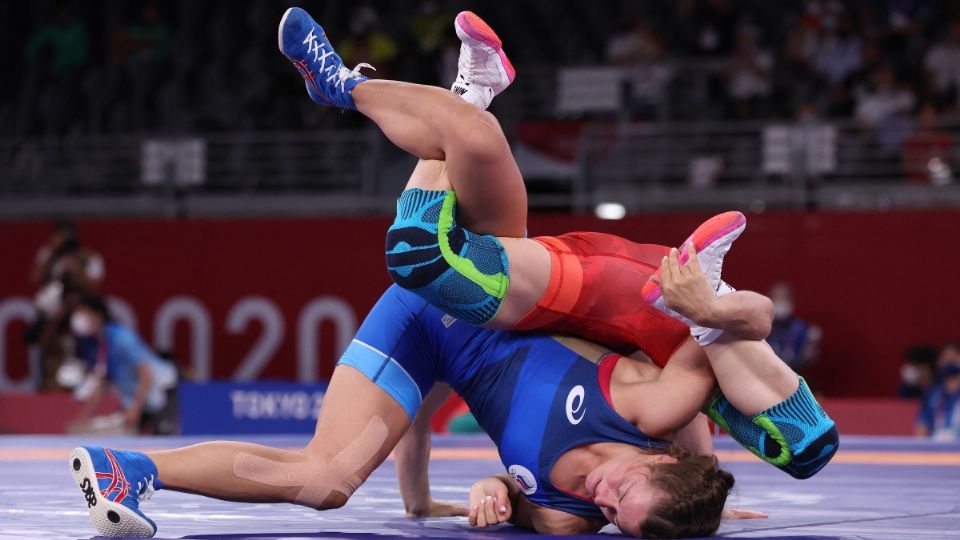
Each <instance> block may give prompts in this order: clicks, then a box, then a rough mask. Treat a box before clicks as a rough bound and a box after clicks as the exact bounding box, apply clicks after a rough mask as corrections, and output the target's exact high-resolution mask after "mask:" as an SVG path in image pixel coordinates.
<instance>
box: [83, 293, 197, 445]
mask: <svg viewBox="0 0 960 540" xmlns="http://www.w3.org/2000/svg"><path fill="white" fill-rule="evenodd" d="M70 330H71V332H72V333H73V335H74V336H76V339H77V356H78V357H79V358H81V359H82V360H84V362H85V363H86V365H87V366H88V368H89V369H90V372H91V375H90V376H91V377H93V388H92V392H91V393H90V395H89V397H88V398H87V399H86V403H85V405H84V408H83V410H82V412H81V413H80V415H79V416H78V417H77V419H76V420H75V421H74V427H76V426H78V425H81V424H84V423H86V422H87V421H89V420H90V419H91V417H92V416H93V413H94V411H96V410H97V406H98V405H99V402H100V398H101V397H103V394H104V393H105V392H106V391H107V390H108V388H110V387H112V388H113V389H114V390H116V392H117V394H118V395H119V397H120V404H121V407H122V408H123V424H124V426H123V427H124V428H125V429H126V430H130V431H138V432H146V433H152V434H169V433H172V432H173V431H174V430H175V427H176V426H175V423H176V404H175V397H176V386H177V378H178V377H177V367H176V365H175V364H174V363H173V362H171V361H169V360H164V359H162V358H161V357H160V356H159V355H157V354H156V353H155V352H154V351H153V350H152V349H151V348H150V347H148V346H147V345H146V344H145V343H144V342H143V340H142V339H140V336H138V335H137V334H136V332H134V331H133V330H131V329H130V328H127V327H126V326H123V325H122V324H120V323H118V322H115V321H114V320H113V319H112V318H111V317H110V312H109V310H108V309H107V306H106V304H105V303H104V301H103V300H102V299H101V298H100V297H98V296H93V295H89V294H88V295H83V296H82V297H81V298H80V299H79V301H78V303H77V306H76V308H75V309H74V310H73V314H72V315H71V316H70Z"/></svg>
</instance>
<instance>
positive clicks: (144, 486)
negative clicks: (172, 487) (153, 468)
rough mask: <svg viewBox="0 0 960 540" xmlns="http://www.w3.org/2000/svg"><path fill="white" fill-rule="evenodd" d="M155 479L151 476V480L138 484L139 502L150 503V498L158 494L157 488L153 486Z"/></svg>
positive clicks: (147, 479)
mask: <svg viewBox="0 0 960 540" xmlns="http://www.w3.org/2000/svg"><path fill="white" fill-rule="evenodd" d="M153 481H154V477H153V475H152V474H151V475H150V478H146V479H144V480H141V481H138V482H137V494H138V495H137V500H138V501H149V500H150V497H153V494H154V493H156V492H157V488H155V487H154V486H153Z"/></svg>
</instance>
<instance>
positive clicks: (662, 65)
mask: <svg viewBox="0 0 960 540" xmlns="http://www.w3.org/2000/svg"><path fill="white" fill-rule="evenodd" d="M622 24H623V30H622V31H621V32H620V33H618V34H615V35H614V36H613V37H612V38H611V39H610V40H609V41H608V42H607V46H606V48H607V62H609V63H610V64H614V65H620V66H623V69H624V75H625V77H626V79H627V80H628V81H629V82H630V101H631V108H632V109H633V112H634V113H637V114H638V115H639V116H640V117H641V118H644V119H650V118H653V117H655V116H656V111H657V110H658V109H659V108H660V107H662V106H663V105H665V103H666V101H667V87H668V85H669V84H670V80H671V77H672V74H673V69H672V68H671V67H670V65H669V64H668V63H667V62H665V61H664V54H665V50H664V42H663V38H662V37H661V36H659V35H657V34H655V33H653V32H651V31H650V28H649V25H648V24H647V23H646V22H645V21H644V20H643V19H640V18H632V19H631V18H628V19H625V20H624V22H623V23H622Z"/></svg>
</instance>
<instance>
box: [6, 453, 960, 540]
mask: <svg viewBox="0 0 960 540" xmlns="http://www.w3.org/2000/svg"><path fill="white" fill-rule="evenodd" d="M200 440H202V439H194V438H183V437H175V438H92V437H86V438H84V439H82V440H81V439H79V438H75V437H18V436H6V437H0V538H2V539H20V538H91V537H94V536H95V531H94V529H93V526H92V525H91V524H90V522H89V520H88V518H87V511H86V507H85V505H84V501H83V497H82V495H81V494H80V493H79V492H78V490H77V488H76V486H75V485H74V484H73V482H72V481H71V479H70V474H69V473H68V472H67V456H68V454H69V451H70V450H71V449H72V448H73V447H74V446H77V445H79V444H80V443H81V441H82V442H84V443H88V444H89V443H96V444H103V445H107V446H111V447H115V448H128V449H160V448H170V447H175V446H183V445H186V444H192V443H194V442H198V441H200ZM244 440H249V441H251V442H258V443H261V444H268V445H271V446H282V447H291V448H292V447H301V446H302V445H303V444H304V443H305V442H306V440H307V439H306V437H299V436H298V437H282V436H281V437H278V436H272V437H250V438H246V439H244ZM716 444H717V449H718V451H717V454H718V455H719V456H720V458H721V461H723V463H724V466H725V467H726V468H727V469H728V470H730V471H731V472H732V473H733V474H734V475H735V476H736V478H737V485H736V487H735V488H734V493H733V495H732V496H731V498H730V500H729V506H733V507H738V508H746V509H751V510H758V511H761V512H765V513H767V514H769V515H770V517H769V518H768V519H761V520H746V521H727V522H724V524H723V526H722V527H721V529H720V535H721V536H724V537H732V538H779V539H793V540H799V539H806V538H810V539H819V540H827V539H855V538H856V539H860V538H874V539H891V540H892V539H907V538H909V539H933V538H937V539H940V538H960V443H934V442H930V441H922V440H915V439H897V438H855V437H848V438H845V439H844V440H843V442H842V446H841V450H840V452H839V453H838V454H837V456H836V458H835V459H834V461H833V463H831V464H830V465H828V466H827V468H826V469H824V470H823V471H822V472H821V473H820V474H819V475H817V476H816V477H814V478H813V479H810V480H803V481H800V480H794V479H792V478H790V477H788V476H787V475H785V474H784V473H782V472H780V471H778V470H776V469H774V468H772V467H770V466H769V465H766V464H764V463H761V462H760V461H759V460H757V459H756V458H754V457H753V456H751V455H750V454H748V453H747V452H745V451H742V450H740V449H739V447H736V446H735V445H734V444H733V443H732V441H730V440H729V439H726V438H719V439H717V442H716ZM500 472H502V468H501V465H500V463H499V461H498V460H497V455H496V451H495V449H494V448H493V445H492V444H491V443H490V441H489V440H488V439H486V437H484V436H477V437H464V436H459V437H435V438H434V455H433V459H432V463H431V467H430V473H431V480H432V485H433V495H434V497H435V498H436V499H440V500H448V501H455V502H460V503H462V504H466V498H467V490H468V488H469V487H470V483H471V482H472V480H473V479H475V478H480V477H481V476H485V475H489V474H496V473H500ZM143 509H144V511H145V512H146V513H147V515H149V516H150V517H151V518H153V519H154V520H155V521H156V522H157V525H158V526H159V531H158V533H157V538H193V539H214V538H226V539H244V538H249V539H264V540H267V539H280V538H334V539H336V538H339V539H359V538H379V539H383V540H389V539H399V538H413V537H426V538H452V539H459V538H471V539H481V540H483V539H498V538H516V537H517V536H516V535H527V534H529V533H526V532H524V531H520V530H517V529H514V528H512V527H509V526H500V527H499V528H496V529H487V530H478V529H472V528H470V527H469V526H468V525H467V522H466V518H437V519H424V520H411V519H407V518H405V517H404V515H403V505H402V504H401V502H400V495H399V493H398V491H397V486H396V480H395V475H394V464H393V461H392V460H391V461H387V462H386V463H385V464H384V465H383V466H382V467H380V469H378V470H377V471H376V472H375V473H374V474H373V476H372V477H371V478H370V479H369V480H368V481H367V483H366V484H364V485H363V487H361V488H360V490H359V491H358V492H357V493H356V494H355V495H354V497H353V499H351V500H350V502H349V503H348V504H347V506H345V507H344V508H341V509H338V510H333V511H328V512H315V511H313V510H308V509H306V508H302V507H298V506H293V505H285V504H268V505H263V504H261V505H254V504H241V503H228V502H222V501H218V500H214V499H206V498H203V497H199V496H195V495H187V494H183V493H174V492H169V491H160V492H158V493H157V494H156V495H155V496H154V497H153V499H152V500H150V501H148V502H146V503H144V505H143ZM610 534H617V531H616V529H615V528H613V527H608V528H607V529H604V531H603V534H601V535H595V536H594V537H606V538H609V535H610ZM527 537H528V538H534V537H533V536H527ZM537 538H539V537H537ZM565 538H570V537H565Z"/></svg>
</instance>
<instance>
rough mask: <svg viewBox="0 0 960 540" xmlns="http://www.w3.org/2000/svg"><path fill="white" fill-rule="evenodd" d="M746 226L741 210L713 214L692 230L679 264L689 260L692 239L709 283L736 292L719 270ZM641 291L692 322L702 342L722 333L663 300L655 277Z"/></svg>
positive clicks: (652, 301) (647, 298)
mask: <svg viewBox="0 0 960 540" xmlns="http://www.w3.org/2000/svg"><path fill="white" fill-rule="evenodd" d="M746 228H747V218H746V217H745V216H744V215H743V214H741V213H740V212H735V211H733V212H724V213H722V214H719V215H716V216H713V217H712V218H710V219H708V220H707V221H705V222H703V223H702V224H701V225H700V226H699V227H697V229H696V230H695V231H693V234H691V235H690V236H689V237H688V238H687V239H686V240H685V241H684V242H683V244H682V245H681V246H680V254H679V257H678V260H679V262H680V264H681V265H684V264H687V261H689V260H690V255H689V253H688V252H687V244H688V243H693V247H694V248H695V249H696V251H697V260H698V261H699V262H700V269H701V270H703V273H704V275H705V276H706V278H707V283H709V284H710V287H711V288H713V290H714V291H716V293H717V296H722V295H724V294H727V293H730V292H733V291H734V289H733V287H731V286H730V285H728V284H727V283H725V282H724V281H723V280H722V279H720V274H721V272H722V271H723V257H724V256H725V255H726V254H727V252H729V251H730V248H731V247H732V246H733V242H734V241H735V240H736V239H737V238H739V237H740V234H742V233H743V230H744V229H746ZM654 275H656V276H659V275H660V270H659V269H657V271H656V272H655V273H654ZM640 295H641V296H642V297H643V300H644V301H645V302H647V303H648V304H650V305H652V306H653V307H655V308H657V309H659V310H660V311H663V312H664V313H667V314H668V315H670V316H671V317H674V318H676V319H679V320H681V321H683V322H685V323H687V324H688V325H690V327H691V334H692V335H693V337H694V338H696V340H697V342H698V343H700V344H701V345H707V344H709V343H712V342H713V341H715V340H716V339H717V338H718V337H720V334H722V332H721V331H719V330H716V329H712V328H704V327H702V326H697V325H696V324H695V323H693V321H690V320H689V319H687V318H686V317H684V316H682V315H680V314H679V313H677V312H675V311H673V310H672V309H670V308H669V307H667V304H666V302H664V300H663V291H661V289H660V285H659V284H657V283H656V282H655V281H653V280H648V281H647V282H646V283H645V284H644V286H643V289H642V290H641V291H640Z"/></svg>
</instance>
